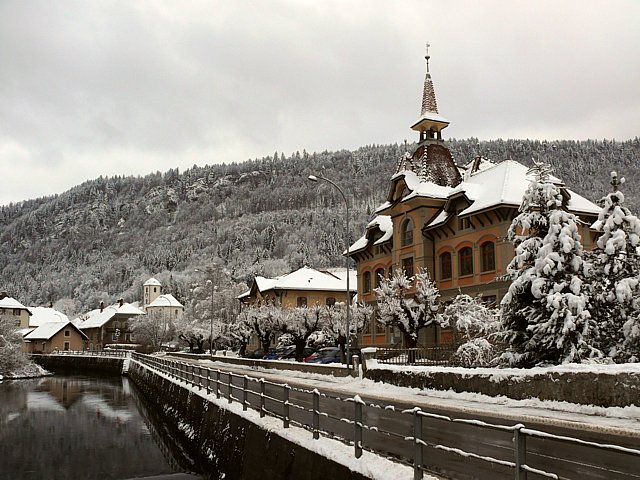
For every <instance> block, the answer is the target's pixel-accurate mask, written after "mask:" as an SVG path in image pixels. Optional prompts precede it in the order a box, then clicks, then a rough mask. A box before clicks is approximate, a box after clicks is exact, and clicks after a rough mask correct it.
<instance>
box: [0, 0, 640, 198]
mask: <svg viewBox="0 0 640 480" xmlns="http://www.w3.org/2000/svg"><path fill="white" fill-rule="evenodd" d="M639 25H640V1H637V0H627V1H625V0H616V1H611V0H606V1H595V0H576V1H569V0H563V1H557V0H550V1H514V0H505V1H494V0H482V1H479V0H478V1H440V0H438V1H432V0H416V1H397V2H389V1H384V0H379V1H378V0H363V1H355V0H354V1H349V0H336V1H321V0H309V1H302V0H280V1H276V0H269V1H267V0H264V1H257V0H255V1H239V0H233V1H225V2H222V1H197V0H194V1H185V0H180V1H174V0H167V1H157V2H143V1H139V2H135V1H106V0H101V1H87V0H81V1H77V2H76V1H55V0H43V1H32V0H16V1H12V0H0V172H1V178H2V180H1V181H0V205H3V204H7V203H9V202H16V201H20V200H25V199H28V198H35V197H40V196H43V195H50V194H54V193H62V192H63V191H65V190H67V189H69V188H71V187H72V186H74V185H77V184H79V183H81V182H83V181H85V180H87V179H92V178H96V177H98V176H100V175H109V176H110V175H116V174H117V175H144V174H147V173H150V172H154V171H156V170H160V171H166V170H168V169H169V168H175V167H179V168H180V169H181V170H184V169H186V168H188V167H191V166H193V165H194V164H198V165H204V164H212V163H222V162H225V163H230V162H242V161H245V160H247V159H251V158H256V157H263V156H266V155H271V154H273V152H274V151H278V152H284V153H285V154H286V155H289V154H291V153H293V152H295V151H296V150H300V151H302V150H303V149H306V150H307V151H309V152H313V151H322V150H336V149H342V148H346V149H356V148H358V147H360V146H362V145H367V144H387V143H394V142H402V141H404V139H407V140H415V137H416V135H415V134H414V133H413V132H412V131H411V130H410V129H409V127H410V125H412V124H413V123H414V122H415V121H416V120H417V118H418V115H419V113H420V100H421V90H422V83H423V80H424V72H425V62H424V58H423V57H424V44H425V41H427V40H428V41H429V43H430V44H431V49H430V53H431V63H430V65H431V73H432V76H433V80H434V85H435V89H436V95H437V98H438V106H439V110H440V113H441V114H442V115H443V116H445V117H447V118H448V119H449V120H450V121H451V125H450V127H449V128H447V130H445V131H444V135H445V137H446V138H451V137H455V138H468V137H472V136H473V137H478V138H480V139H496V138H536V139H576V140H579V139H586V138H595V139H602V138H608V139H613V138H615V139H617V140H626V139H630V138H633V137H635V136H638V135H640V132H639V129H638V126H639V124H640V27H639Z"/></svg>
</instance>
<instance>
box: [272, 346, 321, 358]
mask: <svg viewBox="0 0 640 480" xmlns="http://www.w3.org/2000/svg"><path fill="white" fill-rule="evenodd" d="M313 353H315V349H314V348H311V347H304V349H303V350H302V358H303V359H305V358H307V357H308V356H310V355H312V354H313ZM295 358H296V347H295V346H294V347H293V350H291V351H290V352H289V353H287V354H285V355H283V356H282V357H280V359H281V360H291V359H295Z"/></svg>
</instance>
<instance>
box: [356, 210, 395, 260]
mask: <svg viewBox="0 0 640 480" xmlns="http://www.w3.org/2000/svg"><path fill="white" fill-rule="evenodd" d="M376 228H377V229H380V231H381V232H382V236H381V237H380V238H378V239H376V240H375V241H374V242H373V244H374V245H380V244H381V243H384V242H386V241H387V240H389V239H391V237H393V221H392V220H391V217H390V216H389V215H377V216H376V217H375V218H374V219H373V220H371V221H370V222H369V223H368V224H367V231H366V232H365V234H364V235H363V236H362V237H360V238H359V239H358V240H356V241H355V242H354V243H353V245H351V246H350V247H349V253H353V252H357V251H359V250H362V249H363V248H366V247H367V246H368V245H369V232H370V231H372V230H374V229H376ZM345 253H346V252H345Z"/></svg>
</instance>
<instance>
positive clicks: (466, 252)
mask: <svg viewBox="0 0 640 480" xmlns="http://www.w3.org/2000/svg"><path fill="white" fill-rule="evenodd" d="M458 266H459V267H460V268H459V271H460V276H461V277H462V276H464V275H472V274H473V250H471V247H464V248H462V249H461V250H460V251H459V252H458Z"/></svg>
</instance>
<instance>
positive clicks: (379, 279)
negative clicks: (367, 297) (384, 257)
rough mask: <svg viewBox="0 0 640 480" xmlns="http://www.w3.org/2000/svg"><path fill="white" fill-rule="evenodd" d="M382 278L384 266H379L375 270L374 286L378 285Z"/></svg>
mask: <svg viewBox="0 0 640 480" xmlns="http://www.w3.org/2000/svg"><path fill="white" fill-rule="evenodd" d="M383 278H384V268H379V269H378V270H376V288H378V287H379V286H380V282H382V279H383Z"/></svg>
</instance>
